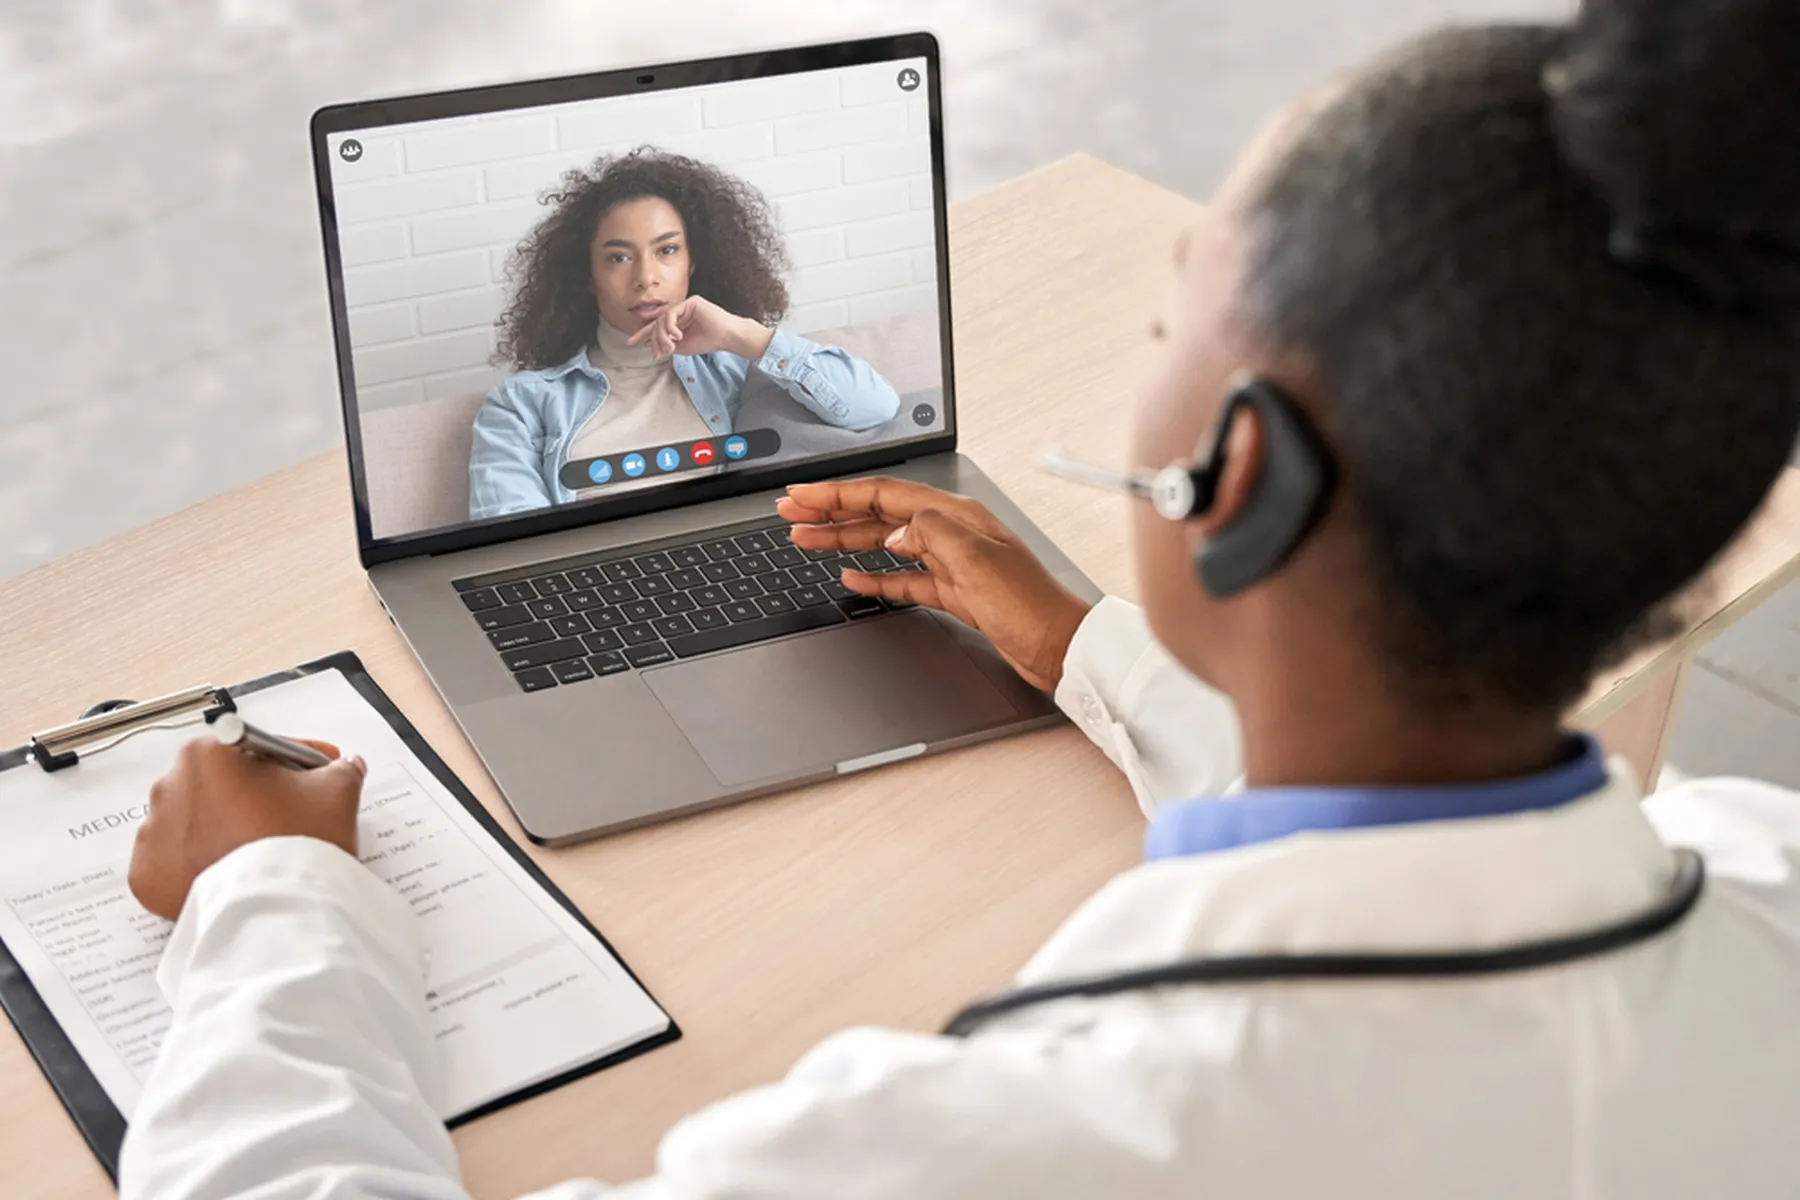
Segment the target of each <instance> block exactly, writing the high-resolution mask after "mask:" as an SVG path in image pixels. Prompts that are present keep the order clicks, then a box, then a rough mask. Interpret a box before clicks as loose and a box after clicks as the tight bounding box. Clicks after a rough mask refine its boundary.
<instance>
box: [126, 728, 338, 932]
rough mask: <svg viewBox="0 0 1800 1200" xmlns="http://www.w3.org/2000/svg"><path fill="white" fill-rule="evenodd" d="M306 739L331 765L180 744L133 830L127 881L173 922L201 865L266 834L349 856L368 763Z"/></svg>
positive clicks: (204, 743) (205, 742) (203, 742)
mask: <svg viewBox="0 0 1800 1200" xmlns="http://www.w3.org/2000/svg"><path fill="white" fill-rule="evenodd" d="M307 745H309V746H312V747H314V748H315V749H317V750H319V751H321V752H323V753H325V754H329V755H330V756H331V757H332V758H334V759H336V761H335V762H332V763H330V764H328V765H326V766H323V767H318V768H315V769H313V770H310V771H295V770H291V769H289V768H287V767H281V766H277V765H276V764H274V763H272V762H269V761H267V760H266V759H261V758H257V757H255V756H254V755H250V754H246V753H244V752H243V751H241V750H237V749H234V748H233V747H230V746H222V745H220V744H219V743H218V742H216V741H214V740H213V739H212V738H209V737H208V738H196V739H195V740H193V741H191V742H189V743H188V744H187V745H185V746H183V747H182V748H181V753H180V755H179V756H178V757H177V758H176V760H175V766H174V767H173V768H172V769H171V770H170V771H169V773H168V774H167V775H164V776H163V777H162V778H161V779H159V780H157V782H156V783H155V784H154V785H153V786H152V787H151V788H150V812H149V815H148V816H146V817H145V818H144V823H143V824H142V825H140V826H138V831H137V844H136V845H135V846H134V847H133V849H132V853H131V873H130V877H129V882H130V884H131V894H132V895H134V896H136V897H137V899H138V903H139V904H142V905H143V906H144V907H145V908H147V909H149V910H150V911H151V912H153V913H155V914H156V915H157V916H159V917H166V918H168V919H169V920H171V921H173V920H174V919H175V918H176V917H178V916H180V915H181V906H182V905H183V904H185V903H187V897H188V891H189V890H190V889H191V888H192V887H193V886H194V880H195V879H196V878H198V877H199V875H200V873H201V872H202V871H204V870H206V868H208V867H210V866H212V865H213V864H214V863H216V862H218V861H219V860H220V859H221V858H224V857H225V856H226V855H227V854H230V853H231V852H232V851H233V850H236V849H237V848H238V847H240V846H245V845H248V844H249V843H251V842H255V841H260V840H261V839H263V838H272V837H313V838H318V839H320V840H321V841H326V842H330V843H331V844H332V845H334V846H338V847H341V848H342V849H343V850H345V851H347V852H348V853H350V854H355V853H356V810H357V806H358V803H359V802H360V800H361V797H362V785H363V776H364V775H365V774H367V773H368V768H367V767H366V766H364V764H363V761H362V759H360V758H349V759H345V758H339V757H338V751H337V747H336V746H333V745H331V744H329V743H327V742H308V743H307Z"/></svg>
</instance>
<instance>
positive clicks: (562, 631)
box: [550, 617, 593, 637]
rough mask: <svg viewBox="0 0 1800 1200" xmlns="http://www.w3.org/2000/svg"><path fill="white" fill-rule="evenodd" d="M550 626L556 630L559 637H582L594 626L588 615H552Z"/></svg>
mask: <svg viewBox="0 0 1800 1200" xmlns="http://www.w3.org/2000/svg"><path fill="white" fill-rule="evenodd" d="M550 628H552V629H554V630H555V631H556V636H557V637H580V636H581V635H582V634H584V633H586V632H587V631H588V630H590V629H592V628H593V626H592V625H589V624H588V619H587V618H586V617H551V618H550Z"/></svg>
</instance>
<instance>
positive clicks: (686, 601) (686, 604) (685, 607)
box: [656, 592, 700, 617]
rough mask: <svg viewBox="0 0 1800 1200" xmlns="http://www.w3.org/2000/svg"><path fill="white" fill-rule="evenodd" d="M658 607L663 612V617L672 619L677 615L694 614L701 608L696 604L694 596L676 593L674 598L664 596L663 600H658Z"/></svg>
mask: <svg viewBox="0 0 1800 1200" xmlns="http://www.w3.org/2000/svg"><path fill="white" fill-rule="evenodd" d="M656 607H658V608H660V609H662V610H663V616H665V617H672V616H674V615H675V614H676V613H690V612H693V611H694V610H695V609H696V608H699V607H700V606H699V605H698V604H696V603H695V602H694V598H693V597H692V596H687V595H683V594H682V593H681V592H676V593H675V594H674V595H673V596H664V597H663V598H662V599H661V600H658V601H657V602H656Z"/></svg>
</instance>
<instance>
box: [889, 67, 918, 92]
mask: <svg viewBox="0 0 1800 1200" xmlns="http://www.w3.org/2000/svg"><path fill="white" fill-rule="evenodd" d="M894 82H895V83H897V84H899V85H900V90H901V91H903V92H911V91H916V90H917V89H918V86H919V73H918V72H917V71H915V70H913V69H912V68H911V67H901V68H900V77H899V78H898V79H896V80H894Z"/></svg>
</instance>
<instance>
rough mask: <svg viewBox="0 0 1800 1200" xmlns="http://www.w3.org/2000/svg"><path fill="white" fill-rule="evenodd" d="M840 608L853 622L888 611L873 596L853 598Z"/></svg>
mask: <svg viewBox="0 0 1800 1200" xmlns="http://www.w3.org/2000/svg"><path fill="white" fill-rule="evenodd" d="M838 607H839V608H841V609H843V610H844V615H845V616H846V617H849V618H850V619H851V620H855V619H856V618H858V617H872V616H874V615H875V614H876V613H881V612H886V611H887V610H886V609H885V608H883V607H881V601H879V600H877V599H876V598H875V597H873V596H852V597H850V598H849V599H848V600H846V601H844V602H843V603H842V604H839V605H838Z"/></svg>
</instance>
